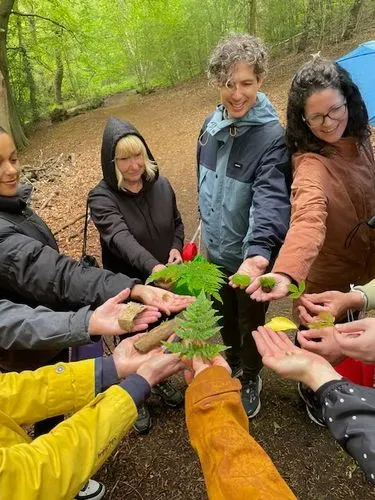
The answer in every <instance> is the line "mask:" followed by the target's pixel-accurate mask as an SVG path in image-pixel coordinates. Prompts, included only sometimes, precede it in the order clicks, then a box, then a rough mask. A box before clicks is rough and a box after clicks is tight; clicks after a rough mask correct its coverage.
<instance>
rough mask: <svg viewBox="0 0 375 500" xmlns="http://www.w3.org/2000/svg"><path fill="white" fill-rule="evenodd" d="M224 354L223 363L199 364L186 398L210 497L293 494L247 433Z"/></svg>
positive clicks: (188, 420)
mask: <svg viewBox="0 0 375 500" xmlns="http://www.w3.org/2000/svg"><path fill="white" fill-rule="evenodd" d="M220 358H221V357H218V359H220ZM221 359H222V361H223V363H214V364H215V365H216V366H211V367H208V365H207V366H206V367H205V369H204V370H200V369H199V373H198V375H197V376H196V377H195V378H194V380H193V381H192V383H191V384H190V387H189V388H188V389H187V391H186V399H185V401H186V403H185V409H186V423H187V427H188V431H189V438H190V442H191V445H192V447H193V448H194V450H195V451H196V452H197V454H198V456H199V459H200V462H201V465H202V469H203V474H204V479H205V483H206V487H207V493H208V497H209V498H210V499H215V500H220V499H222V500H231V499H233V500H235V499H238V498H259V499H268V498H279V499H294V498H295V496H294V495H293V493H292V491H291V490H290V489H289V487H288V486H287V484H286V483H285V482H284V480H283V479H282V478H281V476H280V475H279V473H278V472H277V470H276V468H275V466H274V465H273V463H272V461H271V459H270V458H269V457H268V455H267V454H266V453H265V451H264V450H263V449H262V448H261V446H259V445H258V443H257V442H256V441H255V440H254V438H253V437H252V436H250V435H249V429H248V426H249V423H248V419H247V417H246V415H245V412H244V410H243V407H242V404H241V399H240V395H239V391H240V388H241V385H240V383H239V381H238V380H237V379H232V378H231V377H230V374H229V372H228V371H227V369H226V368H225V365H226V363H225V361H224V360H223V358H221ZM195 363H196V361H195ZM228 368H229V367H228ZM193 370H197V365H195V367H194V366H193Z"/></svg>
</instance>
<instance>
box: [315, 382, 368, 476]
mask: <svg viewBox="0 0 375 500" xmlns="http://www.w3.org/2000/svg"><path fill="white" fill-rule="evenodd" d="M316 396H317V398H318V401H319V404H320V405H321V407H322V409H323V416H324V420H325V423H326V424H327V427H328V429H329V430H330V432H331V434H332V435H333V437H334V438H335V439H336V441H337V442H338V443H339V444H340V445H341V446H342V447H343V448H344V450H346V451H347V452H348V453H349V454H350V455H351V456H352V457H353V458H354V459H355V460H356V461H357V462H358V465H359V466H360V468H361V469H362V470H363V471H364V472H365V474H366V476H367V479H368V480H369V481H371V482H372V483H373V484H375V389H373V388H370V387H362V386H360V385H356V384H352V383H351V382H350V381H349V380H346V379H342V380H333V381H331V382H327V383H326V384H324V385H323V386H322V387H320V388H319V389H318V391H317V392H316Z"/></svg>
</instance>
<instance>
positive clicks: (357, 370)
mask: <svg viewBox="0 0 375 500" xmlns="http://www.w3.org/2000/svg"><path fill="white" fill-rule="evenodd" d="M335 370H336V371H337V372H338V373H339V374H340V375H342V376H343V377H346V378H348V379H349V380H350V381H351V382H353V383H354V384H358V385H364V386H365V387H374V382H375V380H374V375H375V366H374V365H365V364H364V363H362V361H357V360H355V359H351V358H347V359H345V360H344V361H342V362H341V363H340V364H338V365H337V366H335Z"/></svg>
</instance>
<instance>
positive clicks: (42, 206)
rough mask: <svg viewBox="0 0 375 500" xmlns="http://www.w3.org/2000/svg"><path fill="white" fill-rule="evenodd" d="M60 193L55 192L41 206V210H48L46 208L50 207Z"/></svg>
mask: <svg viewBox="0 0 375 500" xmlns="http://www.w3.org/2000/svg"><path fill="white" fill-rule="evenodd" d="M58 194H59V192H58V191H54V192H53V193H52V194H51V196H48V198H47V199H46V200H44V201H43V203H42V204H41V206H40V208H39V210H43V208H46V206H47V205H48V203H49V202H50V201H51V200H52V199H53V198H54V197H55V196H56V195H58Z"/></svg>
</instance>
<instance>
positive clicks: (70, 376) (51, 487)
mask: <svg viewBox="0 0 375 500" xmlns="http://www.w3.org/2000/svg"><path fill="white" fill-rule="evenodd" d="M94 385H95V368H94V360H87V361H80V362H78V363H69V364H64V363H59V364H57V365H54V366H46V367H43V368H40V369H39V370H36V371H33V372H32V371H25V372H22V373H7V374H0V498H1V499H4V500H5V499H6V500H10V499H13V498H14V499H17V500H33V499H38V500H54V499H56V500H62V499H66V500H72V498H74V496H75V495H76V494H77V492H78V491H79V490H80V489H81V487H82V486H83V484H84V483H85V482H86V480H87V479H88V478H89V477H91V475H92V474H94V473H95V472H96V471H97V470H98V469H99V467H101V465H102V464H103V462H104V461H105V460H106V459H107V458H108V456H109V455H110V454H111V453H112V452H113V450H114V449H115V448H116V447H117V445H118V444H119V442H120V440H121V439H122V437H123V436H124V435H125V434H126V432H127V431H128V430H129V429H130V427H131V425H132V424H133V423H134V421H135V420H136V417H137V409H136V406H135V404H134V401H133V399H132V398H131V397H130V396H129V395H128V394H127V393H126V392H125V391H124V389H122V388H121V387H118V386H112V387H111V388H109V389H108V390H106V391H105V392H103V393H101V394H98V395H97V396H96V397H95V387H94ZM70 412H76V413H75V414H74V415H73V416H72V417H71V418H69V419H68V420H66V421H64V422H62V423H61V424H59V425H58V426H57V427H56V428H55V429H53V430H52V431H51V432H50V433H49V434H46V435H44V436H40V437H39V438H37V439H35V440H34V441H32V440H31V438H30V436H28V435H27V434H26V433H25V431H24V430H23V429H22V428H21V426H22V425H27V424H30V423H34V422H37V421H39V420H44V419H45V418H47V417H52V416H55V415H61V414H66V413H70ZM99 430H100V432H99Z"/></svg>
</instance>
